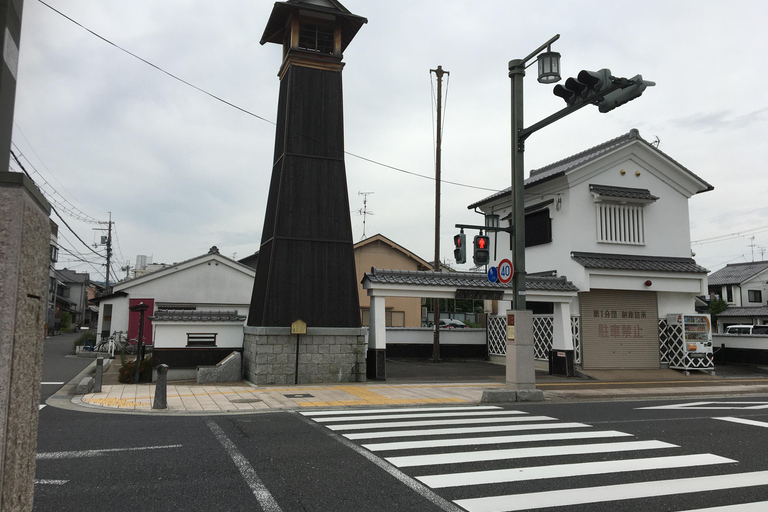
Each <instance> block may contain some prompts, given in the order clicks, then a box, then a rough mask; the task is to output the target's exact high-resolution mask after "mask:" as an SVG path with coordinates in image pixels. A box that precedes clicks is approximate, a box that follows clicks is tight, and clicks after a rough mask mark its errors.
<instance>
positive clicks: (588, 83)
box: [552, 69, 613, 106]
mask: <svg viewBox="0 0 768 512" xmlns="http://www.w3.org/2000/svg"><path fill="white" fill-rule="evenodd" d="M612 85H613V82H612V80H611V70H610V69H601V70H600V71H587V70H586V69H583V70H581V71H580V72H579V74H578V75H577V77H576V78H569V79H568V80H566V81H565V85H564V86H563V85H559V84H558V85H556V86H555V88H554V90H553V91H552V92H554V94H555V96H559V97H561V98H563V99H564V100H565V102H566V103H567V104H568V105H569V106H571V105H575V104H576V103H579V102H580V101H583V100H585V99H587V98H591V97H592V96H594V95H595V93H599V92H600V91H604V90H606V89H608V88H609V87H611V86H612Z"/></svg>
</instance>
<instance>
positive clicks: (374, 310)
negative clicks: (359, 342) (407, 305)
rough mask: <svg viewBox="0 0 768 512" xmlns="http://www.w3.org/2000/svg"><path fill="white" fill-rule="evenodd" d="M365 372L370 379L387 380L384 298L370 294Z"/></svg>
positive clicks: (385, 310)
mask: <svg viewBox="0 0 768 512" xmlns="http://www.w3.org/2000/svg"><path fill="white" fill-rule="evenodd" d="M370 299H371V309H370V312H369V316H370V322H371V324H370V328H369V329H368V354H367V368H366V374H367V376H368V379H370V380H387V309H386V298H385V297H379V296H376V295H372V296H371V297H370Z"/></svg>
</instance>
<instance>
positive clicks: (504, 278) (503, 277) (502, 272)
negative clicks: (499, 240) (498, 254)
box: [498, 259, 515, 284]
mask: <svg viewBox="0 0 768 512" xmlns="http://www.w3.org/2000/svg"><path fill="white" fill-rule="evenodd" d="M498 273H499V281H500V282H502V283H504V284H507V283H508V282H510V281H511V280H512V276H513V275H515V269H514V268H513V267H512V262H511V261H509V260H508V259H503V260H501V263H499V270H498Z"/></svg>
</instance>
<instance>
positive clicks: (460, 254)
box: [453, 229, 467, 264]
mask: <svg viewBox="0 0 768 512" xmlns="http://www.w3.org/2000/svg"><path fill="white" fill-rule="evenodd" d="M466 244H467V235H465V234H464V230H463V229H462V230H461V233H459V234H458V235H454V236H453V245H455V246H456V248H455V249H454V250H453V259H455V260H456V263H457V264H458V263H466V262H467V245H466Z"/></svg>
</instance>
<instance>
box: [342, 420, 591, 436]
mask: <svg viewBox="0 0 768 512" xmlns="http://www.w3.org/2000/svg"><path fill="white" fill-rule="evenodd" d="M535 418H536V420H535V421H549V420H552V421H554V420H555V418H549V417H547V416H536V417H535ZM591 427H592V425H587V424H586V423H519V424H515V425H485V426H482V427H452V428H432V429H429V430H424V429H418V430H387V431H384V432H357V433H352V434H343V436H344V437H346V438H347V439H352V440H359V439H391V438H393V437H396V438H400V437H435V436H449V435H456V434H461V435H466V434H489V433H491V432H519V431H525V430H554V429H568V428H591Z"/></svg>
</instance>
